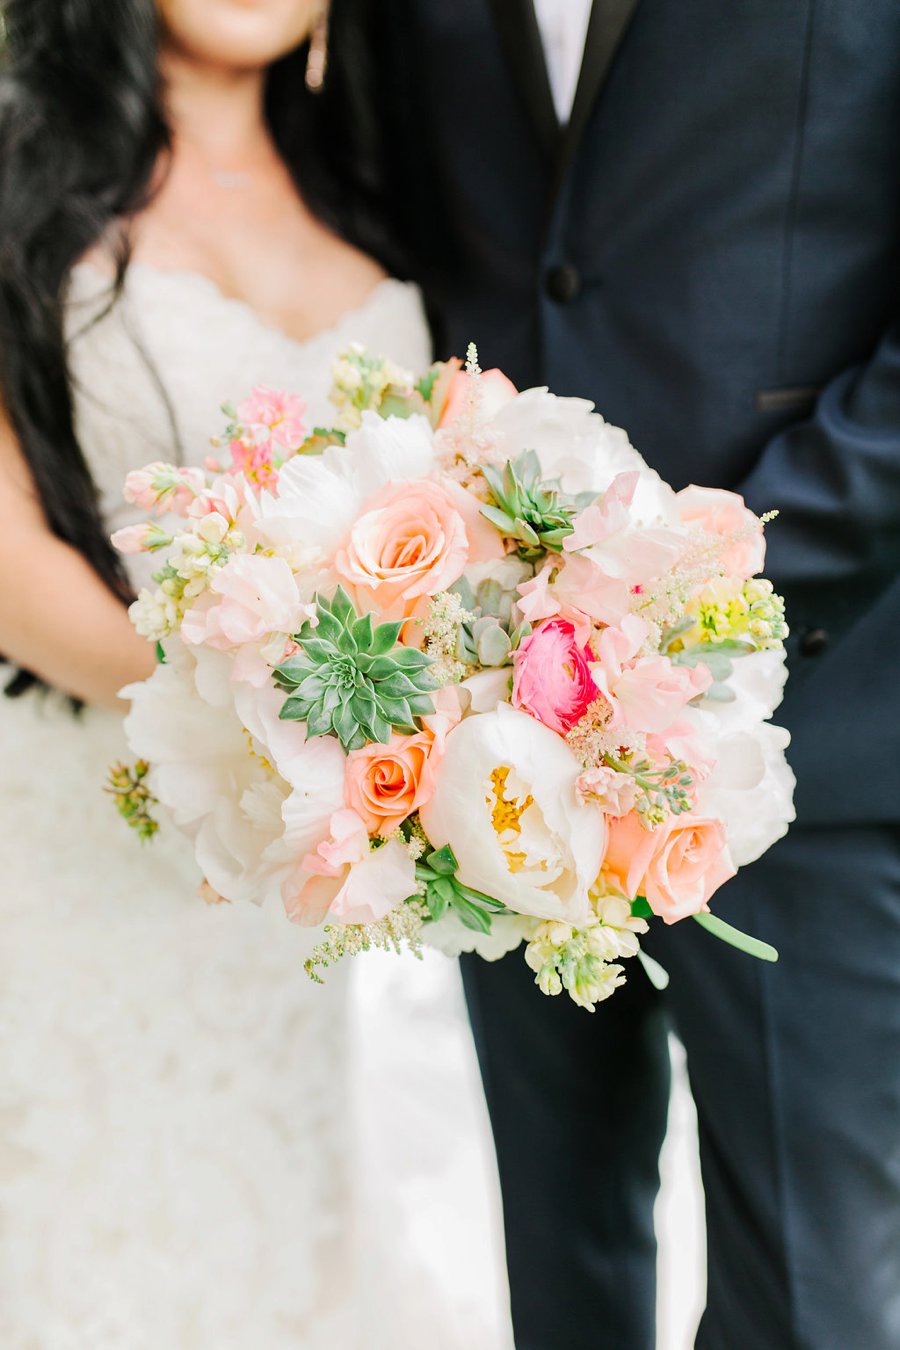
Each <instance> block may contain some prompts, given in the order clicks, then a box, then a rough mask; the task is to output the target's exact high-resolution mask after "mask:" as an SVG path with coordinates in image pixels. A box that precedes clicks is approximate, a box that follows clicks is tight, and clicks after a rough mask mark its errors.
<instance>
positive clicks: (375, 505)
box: [334, 482, 469, 619]
mask: <svg viewBox="0 0 900 1350" xmlns="http://www.w3.org/2000/svg"><path fill="white" fill-rule="evenodd" d="M468 556H469V545H468V537H467V535H466V527H465V523H464V521H463V518H462V516H461V515H460V513H459V511H458V510H457V507H456V503H455V501H454V499H453V498H452V497H451V495H450V494H449V492H447V491H446V490H445V489H444V488H443V487H441V486H440V484H438V483H430V482H403V483H391V484H389V485H388V486H387V487H386V488H384V489H382V491H380V492H378V493H376V494H375V496H374V497H372V498H370V499H369V501H368V503H367V504H366V509H365V511H364V512H363V514H362V515H361V516H360V517H359V518H358V520H357V521H356V522H355V524H354V525H353V528H352V529H351V531H350V535H349V537H348V539H347V541H346V542H345V544H344V546H343V547H342V548H340V549H339V550H338V552H337V556H336V557H335V560H334V567H335V571H336V572H337V573H338V575H339V576H340V577H341V578H342V579H343V580H344V581H345V582H347V583H348V585H349V586H350V587H351V589H352V590H353V592H354V595H355V596H356V598H357V600H358V602H359V603H360V604H361V605H362V606H363V607H364V608H368V609H371V610H374V611H376V612H377V613H378V615H379V616H380V617H382V618H386V619H408V618H409V617H410V616H411V615H412V614H413V613H414V611H415V609H416V606H417V604H419V602H420V601H421V600H422V599H423V597H427V596H432V595H437V593H438V591H443V590H446V589H447V587H448V586H450V585H452V583H453V582H454V581H456V580H457V578H458V577H459V576H460V575H461V574H462V571H463V568H464V567H465V565H466V563H467V561H468Z"/></svg>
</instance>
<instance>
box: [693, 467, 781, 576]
mask: <svg viewBox="0 0 900 1350" xmlns="http://www.w3.org/2000/svg"><path fill="white" fill-rule="evenodd" d="M676 502H677V504H678V514H679V516H680V517H681V520H682V521H683V522H684V524H685V525H699V526H700V528H701V529H702V530H707V531H708V532H709V534H734V535H737V536H740V537H738V538H736V539H735V540H734V543H732V544H731V545H730V546H729V547H728V548H727V549H726V550H725V551H724V553H723V554H722V562H723V563H724V564H725V567H726V568H727V569H728V573H729V575H730V576H735V577H740V579H741V581H746V580H747V579H748V577H752V576H755V575H756V574H757V572H761V571H762V570H763V564H764V563H765V561H766V541H765V537H764V535H763V530H762V525H761V524H760V520H759V517H758V516H755V515H754V514H753V512H752V511H751V510H750V508H749V507H748V506H745V504H744V499H743V497H741V496H740V495H739V494H738V493H737V492H726V491H725V490H724V488H707V487H696V486H693V485H692V486H691V487H686V488H683V489H682V491H681V492H679V493H678V495H677V497H676Z"/></svg>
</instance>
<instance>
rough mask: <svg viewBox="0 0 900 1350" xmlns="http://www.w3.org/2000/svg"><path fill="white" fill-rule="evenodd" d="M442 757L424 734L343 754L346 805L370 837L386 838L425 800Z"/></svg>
mask: <svg viewBox="0 0 900 1350" xmlns="http://www.w3.org/2000/svg"><path fill="white" fill-rule="evenodd" d="M440 757H441V752H440V750H439V749H438V748H437V747H436V744H435V741H434V738H433V737H432V736H430V735H429V734H428V733H427V732H422V731H420V732H417V733H416V735H414V736H401V735H399V734H398V733H396V732H395V733H394V735H393V736H391V739H390V741H389V742H388V744H387V745H378V744H372V745H364V746H363V747H362V748H361V749H359V750H351V752H350V754H349V755H348V756H347V776H346V779H345V791H346V794H347V805H348V806H349V807H351V808H352V809H353V810H354V811H356V813H357V814H358V815H359V817H360V819H361V820H362V821H363V822H364V823H365V826H366V829H367V830H368V832H369V834H373V835H380V836H381V838H382V839H387V838H388V837H389V836H390V835H392V834H393V833H394V831H395V830H396V829H397V828H398V826H399V825H401V824H402V823H403V821H404V820H406V819H407V817H409V816H411V815H412V813H413V811H417V810H418V809H419V807H420V806H423V805H424V804H425V802H427V801H429V800H430V798H431V797H432V795H433V793H434V789H435V776H434V771H435V767H436V764H437V761H438V760H439V759H440Z"/></svg>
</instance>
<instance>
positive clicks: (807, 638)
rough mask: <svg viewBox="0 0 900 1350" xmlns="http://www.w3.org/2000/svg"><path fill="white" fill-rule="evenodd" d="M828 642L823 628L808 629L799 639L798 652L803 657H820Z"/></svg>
mask: <svg viewBox="0 0 900 1350" xmlns="http://www.w3.org/2000/svg"><path fill="white" fill-rule="evenodd" d="M830 641H831V639H830V638H829V636H828V634H827V632H826V631H825V629H824V628H810V629H809V630H808V631H807V632H805V633H804V634H803V636H802V637H801V639H800V651H801V652H802V653H803V655H804V656H821V655H822V653H823V652H824V650H825V648H826V647H827V646H828V643H829V642H830Z"/></svg>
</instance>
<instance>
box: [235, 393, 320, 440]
mask: <svg viewBox="0 0 900 1350" xmlns="http://www.w3.org/2000/svg"><path fill="white" fill-rule="evenodd" d="M305 413H306V404H305V403H304V402H303V400H302V399H301V398H297V396H296V395H295V394H286V393H284V392H282V391H281V390H277V389H266V388H264V387H263V386H262V385H257V387H256V388H255V389H253V390H251V392H250V396H249V398H245V399H244V400H243V402H241V403H239V404H238V406H237V415H238V417H239V418H240V420H241V421H242V422H243V423H244V424H245V425H247V426H259V427H266V428H268V430H269V432H270V434H271V436H272V439H273V440H274V441H276V442H277V443H278V445H281V446H283V447H284V448H285V449H286V450H298V449H299V448H300V446H301V445H302V444H303V441H304V439H305V436H306V427H305V425H304V422H303V418H304V415H305Z"/></svg>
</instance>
